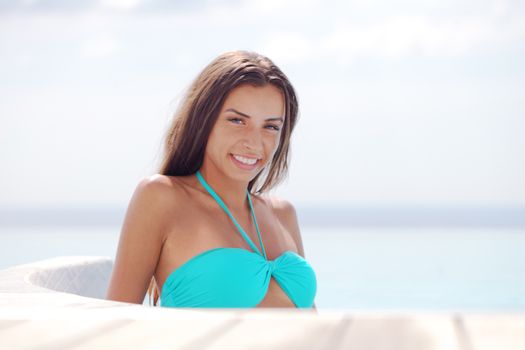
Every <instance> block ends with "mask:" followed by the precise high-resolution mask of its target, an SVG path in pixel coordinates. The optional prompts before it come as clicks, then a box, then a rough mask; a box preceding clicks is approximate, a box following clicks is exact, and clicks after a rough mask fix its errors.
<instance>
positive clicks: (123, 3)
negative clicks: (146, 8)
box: [98, 0, 142, 11]
mask: <svg viewBox="0 0 525 350" xmlns="http://www.w3.org/2000/svg"><path fill="white" fill-rule="evenodd" d="M141 2H142V1H141V0H99V1H98V3H99V6H100V7H101V8H102V9H110V10H121V11H130V10H133V9H135V8H137V7H138V6H139V5H140V3H141Z"/></svg>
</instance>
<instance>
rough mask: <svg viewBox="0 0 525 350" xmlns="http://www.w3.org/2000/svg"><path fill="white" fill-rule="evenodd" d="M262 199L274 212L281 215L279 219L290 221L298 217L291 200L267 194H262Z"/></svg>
mask: <svg viewBox="0 0 525 350" xmlns="http://www.w3.org/2000/svg"><path fill="white" fill-rule="evenodd" d="M261 199H262V200H263V201H265V203H266V204H267V205H268V206H269V207H270V208H271V209H272V210H273V212H274V213H275V214H276V215H277V216H278V217H279V220H282V221H286V222H288V221H290V220H293V219H297V214H296V211H295V207H294V206H293V205H292V203H291V202H290V201H288V200H286V199H284V198H281V197H278V196H270V195H267V194H263V195H261Z"/></svg>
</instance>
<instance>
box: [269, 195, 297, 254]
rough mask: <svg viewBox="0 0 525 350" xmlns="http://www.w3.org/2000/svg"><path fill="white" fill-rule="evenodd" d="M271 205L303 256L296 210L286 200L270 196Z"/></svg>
mask: <svg viewBox="0 0 525 350" xmlns="http://www.w3.org/2000/svg"><path fill="white" fill-rule="evenodd" d="M271 203H272V207H273V209H274V212H275V213H276V214H277V216H278V218H279V221H281V223H282V224H283V226H284V227H285V228H286V230H287V231H288V232H289V233H290V234H291V235H292V238H293V239H294V241H295V244H296V245H297V250H298V253H299V255H301V256H302V257H303V258H304V257H305V256H304V247H303V240H302V238H301V231H300V229H299V222H298V219H297V212H296V210H295V208H294V206H293V205H292V203H290V202H289V201H287V200H284V199H277V198H275V197H274V198H272V200H271Z"/></svg>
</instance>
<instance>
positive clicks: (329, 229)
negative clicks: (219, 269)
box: [0, 0, 525, 310]
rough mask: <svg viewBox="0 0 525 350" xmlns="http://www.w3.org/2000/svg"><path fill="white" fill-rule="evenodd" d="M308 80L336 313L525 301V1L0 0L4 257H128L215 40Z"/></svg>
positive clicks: (312, 156)
mask: <svg viewBox="0 0 525 350" xmlns="http://www.w3.org/2000/svg"><path fill="white" fill-rule="evenodd" d="M236 49H245V50H253V51H257V52H259V53H262V54H264V55H266V56H268V57H270V58H271V59H272V60H273V61H274V62H275V63H276V64H277V65H278V66H279V67H280V68H281V69H282V70H283V71H284V72H285V74H287V75H288V77H289V78H290V80H291V81H292V83H293V85H294V87H295V89H296V90H297V93H298V97H299V103H300V120H299V124H298V126H297V128H296V131H295V134H294V135H293V139H292V163H291V168H290V172H289V177H288V179H287V181H285V182H284V183H283V184H282V185H281V186H280V187H278V188H277V189H275V190H274V191H273V192H274V194H276V195H279V196H282V197H285V198H287V199H289V200H290V201H291V202H292V203H294V205H295V207H296V208H297V211H298V215H299V219H300V222H301V228H302V234H303V240H304V244H305V251H306V256H307V258H308V260H309V261H310V262H311V264H312V265H313V266H314V268H315V269H316V272H317V275H318V283H319V285H318V288H319V289H318V299H317V302H316V303H317V305H318V306H319V307H320V308H347V309H358V308H362V309H371V308H372V309H373V308H377V309H385V308H390V309H413V308H426V309H429V308H430V309H466V308H470V309H475V310H481V309H488V310H501V309H505V310H514V309H524V310H525V297H524V296H525V281H524V278H523V277H522V276H525V255H524V254H523V252H524V251H525V136H524V135H525V66H524V65H523V62H524V60H525V3H524V2H522V1H517V0H514V1H505V0H495V1H471V0H456V1H450V0H441V1H437V0H425V1H395V2H391V1H380V0H370V1H362V0H358V1H333V0H331V1H320V0H303V1H298V0H288V1H281V0H279V1H277V0H265V1H263V0H257V1H241V0H238V1H234V0H231V1H211V0H209V1H192V2H186V1H165V0H161V1H147V0H144V1H141V0H106V1H103V0H100V1H95V0H81V1H74V2H70V1H63V0H59V1H51V0H41V1H39V0H26V1H3V0H0V118H1V123H0V126H1V127H0V140H1V146H2V147H1V148H0V268H6V267H8V266H12V265H16V264H21V263H25V262H30V261H35V260H38V259H43V258H47V257H53V256H58V255H77V254H86V255H107V256H114V254H115V250H116V245H117V243H118V236H119V233H120V225H121V224H122V220H123V217H124V214H125V211H126V208H127V205H128V203H129V200H130V198H131V195H132V192H133V190H134V189H135V186H136V185H137V183H138V182H139V181H140V179H142V178H143V177H145V176H149V175H151V174H154V173H156V172H157V168H158V165H159V162H160V158H161V155H162V142H163V139H164V132H165V131H166V128H167V126H168V124H169V122H170V120H171V117H172V114H173V112H174V111H175V109H176V107H177V104H178V102H179V101H180V97H181V96H182V94H183V93H184V91H185V89H186V88H187V87H188V86H189V84H190V83H191V81H192V79H193V78H194V77H195V76H196V75H197V74H198V73H199V72H200V71H201V70H202V69H203V68H204V66H206V65H207V64H208V63H209V62H210V61H211V60H212V59H214V58H215V57H216V56H217V55H219V54H221V53H223V52H225V51H230V50H236Z"/></svg>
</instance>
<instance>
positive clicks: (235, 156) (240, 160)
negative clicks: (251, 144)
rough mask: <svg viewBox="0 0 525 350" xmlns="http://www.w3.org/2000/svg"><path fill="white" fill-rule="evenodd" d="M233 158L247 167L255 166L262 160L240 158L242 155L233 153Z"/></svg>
mask: <svg viewBox="0 0 525 350" xmlns="http://www.w3.org/2000/svg"><path fill="white" fill-rule="evenodd" d="M232 156H233V158H235V159H236V160H238V161H239V162H241V163H243V164H246V165H254V164H255V163H257V162H258V161H259V160H260V158H252V157H244V156H240V155H237V154H233V153H232Z"/></svg>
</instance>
